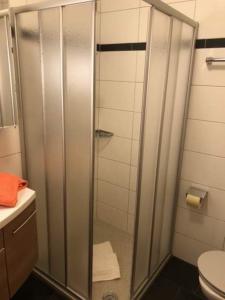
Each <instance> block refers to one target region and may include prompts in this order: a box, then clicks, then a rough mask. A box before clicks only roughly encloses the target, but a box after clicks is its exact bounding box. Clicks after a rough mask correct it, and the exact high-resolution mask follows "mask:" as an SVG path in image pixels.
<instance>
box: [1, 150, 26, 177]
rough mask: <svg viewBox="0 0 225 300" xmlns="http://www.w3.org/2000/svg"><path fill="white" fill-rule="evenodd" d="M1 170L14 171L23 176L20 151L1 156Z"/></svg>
mask: <svg viewBox="0 0 225 300" xmlns="http://www.w3.org/2000/svg"><path fill="white" fill-rule="evenodd" d="M0 172H8V173H13V174H16V175H18V176H22V167H21V155H20V153H18V154H14V155H10V156H5V157H1V158H0Z"/></svg>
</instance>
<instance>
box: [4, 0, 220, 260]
mask: <svg viewBox="0 0 225 300" xmlns="http://www.w3.org/2000/svg"><path fill="white" fill-rule="evenodd" d="M28 2H29V3H30V2H32V0H11V1H10V4H11V5H21V4H26V3H28ZM165 2H167V3H169V4H170V5H171V6H173V7H174V8H176V9H178V10H180V11H181V12H183V13H185V14H187V15H188V16H190V17H192V18H195V19H196V20H197V21H199V22H200V28H199V38H220V37H225V18H224V11H225V1H224V0H189V1H173V0H165ZM141 3H142V5H143V3H144V2H143V1H139V0H114V1H112V0H102V3H101V5H99V8H100V9H101V12H100V9H99V14H100V15H101V17H102V18H101V19H102V22H104V27H103V26H102V27H100V24H101V22H100V18H99V29H100V28H102V32H100V31H99V42H100V38H102V39H103V40H102V41H101V42H106V43H110V42H113V43H116V42H126V41H129V42H131V41H142V40H143V41H144V40H145V30H143V31H140V27H141V26H143V25H141V24H142V23H145V20H146V10H145V9H143V8H140V4H141ZM99 4H100V2H99ZM141 14H142V16H141ZM114 17H116V18H115V19H114ZM127 18H130V19H129V22H126V21H125V20H127ZM110 19H111V21H112V22H114V20H117V25H115V24H114V26H109V22H108V21H109V20H110ZM114 23H115V22H114ZM128 25H129V26H128ZM136 25H137V27H136ZM116 26H118V27H116ZM122 27H123V28H124V30H125V31H124V32H123V31H121V30H120V29H121V28H122ZM138 27H139V30H138V31H137V28H138ZM129 28H131V29H132V30H130V31H129V30H128V29H129ZM143 28H144V26H143ZM116 29H117V30H116ZM126 54H127V55H126ZM126 54H125V53H121V55H120V54H119V53H116V52H114V53H112V55H110V54H109V53H101V54H98V59H99V61H101V65H99V66H100V70H98V71H99V72H98V78H97V79H98V87H99V88H100V89H98V93H99V94H100V96H99V97H98V99H99V102H98V105H97V106H98V107H99V108H98V110H99V114H98V115H99V116H100V118H99V119H97V124H98V122H99V124H100V125H101V127H102V126H103V125H104V129H106V130H107V129H108V130H112V131H114V133H115V137H114V138H113V140H112V141H111V143H109V144H107V142H106V141H105V142H104V141H102V142H101V144H100V145H99V149H100V150H99V156H98V159H99V170H98V181H96V183H97V185H98V187H99V188H98V190H97V192H98V195H97V199H98V205H97V214H98V216H102V218H104V219H105V220H106V221H108V222H111V223H113V224H114V223H116V225H117V226H119V227H120V228H122V229H124V230H131V229H130V228H131V224H132V223H133V215H134V202H135V201H134V199H135V188H134V186H135V184H134V183H132V182H135V177H136V176H133V175H134V174H136V164H137V150H135V148H136V149H137V147H138V134H137V133H135V128H138V126H134V125H135V124H138V120H140V112H141V106H140V98H141V91H142V80H140V79H139V71H138V69H139V68H138V69H137V66H138V64H139V63H137V62H138V61H142V64H143V54H141V52H135V53H132V52H129V53H126ZM206 56H218V57H220V56H225V49H224V48H220V49H216V48H214V49H198V50H196V61H195V70H194V78H193V86H192V93H191V102H190V111H189V119H188V129H187V137H186V143H185V151H184V161H183V169H182V179H181V182H180V195H179V200H178V205H177V220H176V229H175V239H174V249H173V252H174V254H175V255H176V256H178V257H180V258H182V259H184V260H186V261H188V262H191V263H194V264H195V263H196V260H197V257H198V256H199V255H200V254H201V253H202V252H203V251H206V250H208V249H214V248H217V249H221V248H222V244H223V239H224V236H225V143H224V140H225V138H224V136H225V67H223V66H222V67H221V66H218V67H211V68H209V67H207V66H206V64H205V57H206ZM140 70H141V68H140ZM140 73H142V71H141V72H140ZM121 95H123V96H122V98H120V97H121ZM106 96H107V101H106V100H105V99H106ZM138 99H139V100H138ZM115 120H116V122H115ZM113 121H114V122H113ZM121 125H122V126H121ZM137 132H138V130H137ZM104 143H106V145H104ZM131 149H132V150H131ZM19 153H20V150H19V142H18V133H17V129H7V130H4V131H1V130H0V169H1V170H2V169H3V170H8V171H14V172H16V173H20V172H21V167H20V154H19ZM109 171H110V172H109ZM109 173H110V175H109ZM112 175H113V176H112ZM191 185H193V186H200V187H202V188H204V189H206V190H208V191H209V199H208V201H207V203H205V205H204V207H203V208H202V209H201V210H191V209H190V208H188V207H187V206H186V204H185V201H184V199H185V192H186V191H187V189H188V187H189V186H191ZM106 194H107V197H105V195H106ZM115 216H116V222H115Z"/></svg>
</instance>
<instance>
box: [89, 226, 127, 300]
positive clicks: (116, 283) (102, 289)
mask: <svg viewBox="0 0 225 300" xmlns="http://www.w3.org/2000/svg"><path fill="white" fill-rule="evenodd" d="M106 241H110V242H111V245H112V247H113V251H114V252H115V253H116V255H117V258H118V261H119V265H120V273H121V278H120V279H116V280H110V281H103V282H95V283H93V300H101V299H102V296H103V294H105V293H106V292H109V291H110V292H114V293H116V294H117V295H118V298H119V300H129V299H130V297H129V295H130V281H131V268H132V250H133V239H132V237H131V235H129V234H127V233H125V232H123V231H121V230H119V229H116V228H115V227H112V226H110V225H108V224H106V223H104V222H100V221H95V224H94V243H95V244H98V243H103V242H106Z"/></svg>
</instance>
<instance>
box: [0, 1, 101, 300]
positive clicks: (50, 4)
mask: <svg viewBox="0 0 225 300" xmlns="http://www.w3.org/2000/svg"><path fill="white" fill-rule="evenodd" d="M82 3H93V11H92V34H91V36H92V41H91V43H92V50H91V52H92V54H91V56H92V58H91V61H92V64H91V65H92V67H91V69H92V70H91V72H92V83H91V87H90V89H91V91H92V97H91V111H92V113H91V114H92V120H91V123H92V129H91V135H90V142H91V145H92V147H91V149H90V152H91V157H90V161H91V166H92V167H91V168H90V169H91V174H90V179H91V180H90V182H89V186H88V189H89V191H90V198H89V205H90V209H89V220H88V222H89V239H88V244H89V247H88V252H89V268H88V298H84V297H82V296H81V295H79V294H78V293H76V292H75V291H74V290H71V289H70V288H67V287H65V286H64V285H63V284H61V283H59V282H58V281H56V280H54V279H53V278H51V277H50V276H49V275H48V274H46V273H45V272H44V271H41V270H39V269H38V268H37V267H35V268H34V273H35V274H36V275H37V276H38V277H39V278H40V279H41V280H44V281H46V282H48V284H49V285H51V286H52V287H53V288H55V289H57V290H58V291H59V292H61V293H62V294H63V295H65V296H67V297H68V298H69V299H82V300H90V299H92V265H93V211H94V157H95V153H94V152H95V79H96V78H95V60H96V52H95V50H96V49H95V45H96V42H95V35H96V33H95V26H96V5H97V1H96V0H46V1H43V2H38V3H33V4H28V5H22V6H18V7H11V8H9V9H8V10H4V11H0V16H1V13H4V14H5V13H7V14H8V15H9V20H10V28H11V38H12V47H11V48H12V53H13V62H14V70H13V71H14V73H15V93H16V95H17V109H18V124H19V128H20V144H21V159H22V174H23V176H24V177H26V176H27V165H26V151H25V137H24V124H23V107H22V106H23V105H22V89H21V78H20V63H19V61H20V59H19V52H18V41H17V38H16V30H17V29H16V15H17V14H20V13H26V12H32V11H37V12H39V11H42V10H45V9H50V8H60V7H62V8H63V7H64V6H69V5H73V4H82ZM61 55H62V56H63V53H62V50H61ZM64 69H65V68H62V72H63V73H64V72H65V70H64ZM64 147H65V144H64ZM64 164H65V157H64ZM64 206H66V199H65V198H64ZM64 218H66V212H65V211H64ZM47 231H48V229H47ZM64 237H65V241H66V240H67V234H66V228H65V235H64ZM65 262H66V257H65ZM65 269H66V270H67V266H65Z"/></svg>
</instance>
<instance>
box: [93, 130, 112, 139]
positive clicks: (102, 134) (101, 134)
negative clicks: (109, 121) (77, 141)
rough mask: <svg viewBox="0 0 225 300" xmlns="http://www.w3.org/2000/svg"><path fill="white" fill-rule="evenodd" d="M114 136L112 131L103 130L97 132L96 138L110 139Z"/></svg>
mask: <svg viewBox="0 0 225 300" xmlns="http://www.w3.org/2000/svg"><path fill="white" fill-rule="evenodd" d="M113 135H114V134H113V133H112V132H110V131H106V130H102V129H97V130H95V136H96V137H102V138H108V137H112V136H113Z"/></svg>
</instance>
